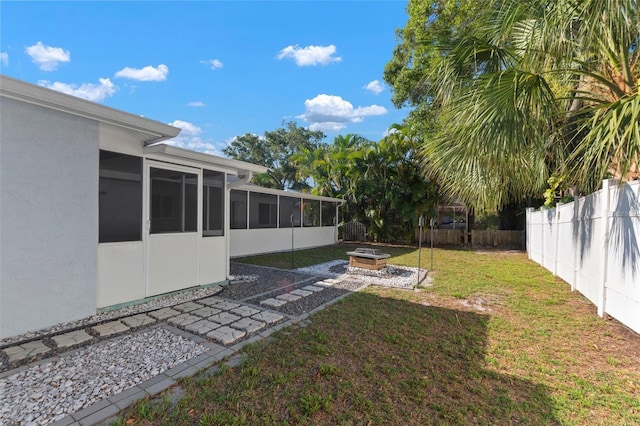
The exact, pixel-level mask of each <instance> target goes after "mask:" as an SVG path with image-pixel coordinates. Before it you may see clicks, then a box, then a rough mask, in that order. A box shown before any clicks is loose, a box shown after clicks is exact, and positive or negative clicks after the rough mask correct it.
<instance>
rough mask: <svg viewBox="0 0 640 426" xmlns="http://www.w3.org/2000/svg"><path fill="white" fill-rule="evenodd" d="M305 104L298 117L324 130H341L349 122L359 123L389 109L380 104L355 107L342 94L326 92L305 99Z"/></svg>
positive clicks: (311, 127) (314, 128)
mask: <svg viewBox="0 0 640 426" xmlns="http://www.w3.org/2000/svg"><path fill="white" fill-rule="evenodd" d="M304 106H305V112H304V114H301V115H299V116H298V117H297V118H302V119H304V121H306V122H307V123H311V124H310V125H309V128H310V129H311V130H322V131H339V130H342V129H344V128H345V127H346V126H347V124H348V123H359V122H361V121H362V120H364V118H365V117H368V116H374V115H384V114H386V113H387V109H386V108H385V107H382V106H379V105H369V106H366V107H358V108H354V107H353V105H352V104H351V102H348V101H346V100H344V99H342V98H341V97H340V96H333V95H325V94H322V95H318V96H316V97H315V98H313V99H307V100H306V101H304Z"/></svg>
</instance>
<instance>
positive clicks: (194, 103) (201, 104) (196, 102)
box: [187, 101, 207, 107]
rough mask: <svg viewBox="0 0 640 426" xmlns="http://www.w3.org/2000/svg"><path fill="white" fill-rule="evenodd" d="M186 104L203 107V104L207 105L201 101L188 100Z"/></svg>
mask: <svg viewBox="0 0 640 426" xmlns="http://www.w3.org/2000/svg"><path fill="white" fill-rule="evenodd" d="M187 106H190V107H204V106H207V105H206V104H205V103H204V102H202V101H194V102H189V103H188V104H187Z"/></svg>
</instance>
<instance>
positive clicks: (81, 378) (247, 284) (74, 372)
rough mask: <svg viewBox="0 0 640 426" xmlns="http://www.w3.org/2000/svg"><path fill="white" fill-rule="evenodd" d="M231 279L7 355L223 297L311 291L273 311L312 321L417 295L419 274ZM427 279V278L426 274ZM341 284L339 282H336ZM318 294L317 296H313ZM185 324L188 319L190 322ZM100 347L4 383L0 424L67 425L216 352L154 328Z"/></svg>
mask: <svg viewBox="0 0 640 426" xmlns="http://www.w3.org/2000/svg"><path fill="white" fill-rule="evenodd" d="M231 272H232V274H233V275H234V276H236V278H237V280H236V281H234V283H233V284H230V285H227V286H222V287H219V286H215V287H211V288H204V289H196V290H192V291H186V292H183V293H179V294H174V295H170V296H166V297H161V298H157V299H154V300H152V301H149V302H146V303H143V304H139V305H135V306H131V307H127V308H123V309H119V310H114V311H109V312H105V313H101V314H98V315H94V316H92V317H89V318H85V319H82V320H79V321H74V322H69V323H65V324H58V325H56V326H54V327H50V328H48V329H45V330H39V331H37V332H33V333H27V334H23V335H21V336H14V337H12V338H8V339H4V340H2V341H0V347H8V346H11V345H13V344H16V343H17V342H24V341H29V340H33V339H36V338H38V339H44V340H46V339H49V338H50V336H52V335H56V334H60V333H62V332H65V331H68V330H73V329H82V328H85V327H88V326H89V325H92V324H97V323H101V322H106V321H109V320H113V319H116V318H122V317H124V316H128V315H134V314H138V313H142V312H148V311H153V310H157V309H160V308H165V307H170V306H174V305H178V304H188V303H186V302H189V301H194V300H196V299H203V298H207V297H209V296H212V295H214V294H215V295H216V298H220V299H227V300H233V301H235V302H234V303H246V304H249V305H255V306H256V307H260V308H261V309H265V306H264V305H261V304H260V302H261V301H263V300H265V299H268V298H275V297H277V296H279V295H284V294H285V293H291V292H292V291H295V290H300V291H302V289H303V288H304V287H306V286H314V287H322V290H318V289H317V288H315V290H316V291H315V292H310V291H306V295H305V296H304V297H301V298H300V299H298V300H293V301H289V302H287V303H286V304H283V305H281V306H269V307H268V308H267V309H269V310H273V311H278V312H280V313H281V314H284V315H288V316H300V315H303V314H305V313H308V312H310V311H312V310H314V309H316V308H318V307H320V306H322V305H324V304H326V303H328V302H331V301H332V300H334V299H336V298H338V297H340V296H342V295H344V294H346V293H349V292H354V291H358V290H359V289H361V288H363V287H366V286H367V285H370V284H375V285H387V286H394V287H404V288H411V287H413V286H414V285H415V281H416V279H417V271H416V270H414V269H412V268H402V267H387V268H386V269H385V270H384V271H381V272H373V271H368V270H360V269H358V270H355V269H353V268H348V265H347V263H346V262H344V261H333V262H328V263H325V264H322V265H316V266H314V267H309V268H302V269H300V270H295V271H284V270H280V269H275V268H267V267H260V266H255V265H245V264H240V263H232V266H231ZM421 272H422V273H425V271H421ZM332 278H333V279H332ZM310 293H313V294H310ZM184 315H185V316H186V315H187V314H184ZM95 340H96V339H93V341H91V342H88V343H86V345H87V346H84V347H81V348H80V349H76V350H73V351H71V352H64V351H62V352H61V353H60V354H58V353H57V351H56V350H52V351H51V352H50V354H48V355H47V356H50V355H59V357H54V358H51V359H49V360H47V359H45V360H43V361H39V362H37V363H35V364H31V365H29V366H25V367H21V368H19V369H17V370H15V372H12V371H11V370H9V371H7V372H6V373H3V375H2V376H1V377H2V378H0V424H26V425H30V424H34V425H36V424H38V425H40V424H47V423H50V422H53V421H55V420H59V419H62V418H64V417H65V416H67V415H68V414H70V413H74V412H76V411H78V410H80V409H82V408H84V407H87V406H89V405H91V404H93V403H95V402H97V401H100V400H103V399H105V398H107V397H109V396H111V395H114V394H116V393H119V392H122V391H124V390H126V389H128V388H130V387H132V386H135V385H137V384H139V383H141V382H144V381H146V380H149V379H151V378H153V377H154V376H157V375H158V374H161V373H163V372H164V371H166V370H168V369H170V368H172V367H174V366H176V365H178V364H180V363H182V362H185V361H186V360H189V359H191V358H194V357H197V356H199V355H201V354H203V353H204V352H206V351H208V349H207V347H206V346H202V345H201V344H198V343H196V342H194V341H193V340H190V339H188V338H186V337H183V336H181V335H177V334H175V333H173V332H171V331H170V330H167V329H166V328H163V327H155V326H151V327H150V328H142V329H138V330H134V331H133V332H131V333H127V334H123V335H120V336H119V337H116V338H113V339H107V340H102V341H100V342H99V343H95Z"/></svg>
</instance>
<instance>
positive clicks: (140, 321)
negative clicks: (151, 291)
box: [120, 314, 156, 327]
mask: <svg viewBox="0 0 640 426" xmlns="http://www.w3.org/2000/svg"><path fill="white" fill-rule="evenodd" d="M120 321H122V322H123V323H125V324H126V325H128V326H129V327H142V326H143V325H149V324H153V323H155V322H156V320H155V319H154V318H152V317H150V316H149V315H147V314H138V315H132V316H130V317H126V318H122V319H121V320H120Z"/></svg>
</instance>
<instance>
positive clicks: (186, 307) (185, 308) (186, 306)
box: [172, 302, 202, 312]
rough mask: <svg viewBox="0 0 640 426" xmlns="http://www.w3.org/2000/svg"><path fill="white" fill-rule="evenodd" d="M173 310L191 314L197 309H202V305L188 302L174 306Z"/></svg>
mask: <svg viewBox="0 0 640 426" xmlns="http://www.w3.org/2000/svg"><path fill="white" fill-rule="evenodd" d="M172 308H173V309H177V310H179V311H182V312H191V311H195V310H196V309H200V308H202V305H201V304H199V303H195V302H187V303H181V304H179V305H175V306H172Z"/></svg>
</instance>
